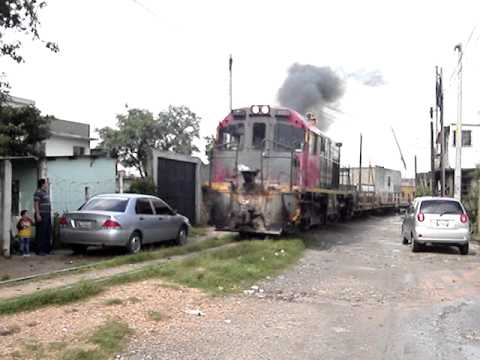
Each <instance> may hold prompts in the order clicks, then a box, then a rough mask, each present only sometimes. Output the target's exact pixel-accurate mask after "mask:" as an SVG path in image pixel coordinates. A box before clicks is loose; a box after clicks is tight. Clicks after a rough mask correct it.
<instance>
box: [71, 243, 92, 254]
mask: <svg viewBox="0 0 480 360" xmlns="http://www.w3.org/2000/svg"><path fill="white" fill-rule="evenodd" d="M71 248H72V251H73V253H74V254H79V255H84V254H86V253H87V249H88V246H87V245H81V244H72V246H71Z"/></svg>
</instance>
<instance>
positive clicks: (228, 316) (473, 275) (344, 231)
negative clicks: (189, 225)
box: [0, 216, 480, 360]
mask: <svg viewBox="0 0 480 360" xmlns="http://www.w3.org/2000/svg"><path fill="white" fill-rule="evenodd" d="M399 234H400V217H398V216H390V217H371V218H366V219H357V220H354V221H352V222H349V223H347V224H337V225H331V226H328V227H327V228H325V229H321V230H318V231H315V232H313V233H312V234H311V241H310V245H309V248H308V250H307V251H306V254H305V256H304V258H303V259H302V260H301V261H300V263H299V264H298V265H297V266H295V267H294V268H292V269H290V270H288V271H287V272H286V273H284V274H283V275H281V276H279V277H276V278H274V279H267V280H265V281H264V282H261V283H259V284H258V289H257V288H255V289H254V290H252V291H249V292H247V293H246V294H245V293H243V294H239V295H236V296H229V297H225V298H221V297H217V298H211V297H207V296H206V295H204V294H202V293H200V292H198V291H196V290H191V289H184V288H165V287H164V285H162V283H160V282H159V281H158V280H157V281H154V280H151V281H145V282H141V283H136V284H130V285H127V286H122V287H117V288H113V289H111V290H109V291H108V292H106V293H104V294H102V295H101V296H98V297H95V298H94V299H91V300H88V301H86V302H83V303H77V304H72V305H68V306H63V307H50V308H46V309H41V310H38V311H34V312H31V313H26V314H18V315H11V316H3V317H1V318H0V327H4V328H9V327H10V328H13V329H15V331H14V332H13V334H10V335H7V336H0V349H2V351H5V354H8V353H9V354H12V353H14V352H15V351H21V350H22V349H23V348H24V346H25V344H27V343H28V342H29V341H30V342H31V341H36V342H37V343H38V344H41V346H42V347H44V348H46V349H48V348H49V345H48V344H51V343H53V342H63V343H67V344H69V346H75V345H76V344H78V343H81V341H82V340H81V339H82V338H84V337H85V336H86V335H85V334H88V332H89V331H91V330H92V329H94V328H95V327H96V326H98V325H100V324H102V323H103V322H105V321H106V320H108V319H111V318H119V319H121V320H123V321H125V322H127V323H128V324H129V325H130V327H132V328H133V329H134V330H135V333H134V335H133V337H132V338H131V339H130V342H129V344H128V345H127V348H126V349H125V351H124V352H123V353H122V354H119V355H118V356H117V358H123V359H329V360H330V359H333V360H335V359H356V360H357V359H359V360H372V359H374V360H375V359H406V360H413V359H415V360H416V359H448V360H456V359H468V360H470V359H472V360H473V359H479V358H480V330H479V329H480V317H479V316H478V314H479V312H480V292H479V290H480V267H479V266H478V265H479V263H480V256H479V254H480V248H479V246H478V245H476V244H472V251H471V254H470V255H469V256H461V255H459V253H458V250H457V249H455V248H432V249H428V250H427V251H425V252H421V253H412V252H411V248H410V247H409V246H405V245H402V244H401V239H400V236H399ZM111 299H120V303H119V304H117V305H108V304H107V302H108V301H109V300H111ZM197 309H199V310H200V311H201V312H202V314H203V315H202V316H198V315H192V314H190V313H189V310H197ZM151 311H159V312H160V313H161V314H164V315H165V316H162V320H161V321H155V320H152V319H151V318H150V317H149V314H150V313H151ZM0 330H1V329H0ZM19 349H20V350H19ZM7 358H8V357H7Z"/></svg>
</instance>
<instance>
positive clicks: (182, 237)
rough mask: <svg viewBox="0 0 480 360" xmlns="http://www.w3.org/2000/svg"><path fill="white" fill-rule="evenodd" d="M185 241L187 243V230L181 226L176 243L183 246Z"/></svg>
mask: <svg viewBox="0 0 480 360" xmlns="http://www.w3.org/2000/svg"><path fill="white" fill-rule="evenodd" d="M187 241H188V230H187V228H186V227H185V226H182V227H181V228H180V230H178V234H177V241H176V242H177V244H178V245H185V244H186V243H187Z"/></svg>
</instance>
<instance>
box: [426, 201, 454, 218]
mask: <svg viewBox="0 0 480 360" xmlns="http://www.w3.org/2000/svg"><path fill="white" fill-rule="evenodd" d="M420 211H421V212H423V213H424V214H441V215H445V214H463V209H462V206H461V205H460V203H458V202H457V201H452V200H425V201H422V205H421V206H420Z"/></svg>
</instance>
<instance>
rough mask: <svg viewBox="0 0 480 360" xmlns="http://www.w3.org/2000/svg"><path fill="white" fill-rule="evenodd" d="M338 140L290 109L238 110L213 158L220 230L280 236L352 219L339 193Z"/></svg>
mask: <svg viewBox="0 0 480 360" xmlns="http://www.w3.org/2000/svg"><path fill="white" fill-rule="evenodd" d="M340 148H341V144H340V143H335V142H334V141H332V140H331V139H330V138H329V137H328V136H326V135H325V134H324V133H323V132H321V131H320V130H319V129H318V127H317V126H316V121H315V119H314V117H313V116H307V118H305V117H303V116H302V115H300V114H299V113H297V112H295V111H293V110H291V109H287V108H273V107H270V106H267V105H263V106H256V105H254V106H252V107H250V108H241V109H235V110H233V111H232V112H231V113H230V114H229V115H228V116H227V117H226V118H225V119H224V120H223V121H222V122H221V123H220V124H219V126H218V129H217V138H216V144H215V146H214V147H213V149H212V151H211V154H210V174H209V183H208V186H207V189H208V198H209V204H210V219H211V222H212V223H213V224H214V225H215V226H216V228H217V229H218V230H224V231H235V232H240V233H262V234H281V233H283V232H285V231H289V230H290V229H293V228H296V227H309V226H312V225H316V224H321V223H325V222H326V221H327V219H329V218H330V219H338V218H341V217H348V216H351V215H352V213H353V209H354V205H353V201H354V195H353V193H352V192H351V191H342V189H341V188H340V181H339V180H340Z"/></svg>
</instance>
